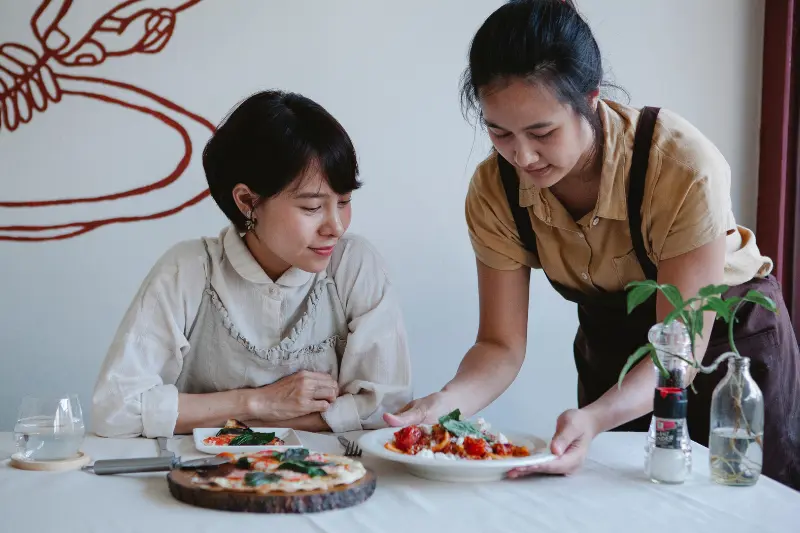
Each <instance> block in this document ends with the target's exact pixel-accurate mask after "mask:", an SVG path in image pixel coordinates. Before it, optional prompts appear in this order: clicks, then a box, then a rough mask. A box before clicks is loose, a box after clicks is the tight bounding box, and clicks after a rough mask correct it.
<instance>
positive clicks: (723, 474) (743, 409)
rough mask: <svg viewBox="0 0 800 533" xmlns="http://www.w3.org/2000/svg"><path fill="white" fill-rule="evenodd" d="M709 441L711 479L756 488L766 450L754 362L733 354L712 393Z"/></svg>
mask: <svg viewBox="0 0 800 533" xmlns="http://www.w3.org/2000/svg"><path fill="white" fill-rule="evenodd" d="M709 429H710V434H709V439H708V453H709V468H710V470H711V479H712V481H714V482H715V483H719V484H721V485H732V486H748V485H755V483H756V481H758V478H759V476H760V475H761V465H762V462H763V451H764V396H763V395H762V393H761V389H760V388H759V387H758V384H757V383H756V382H755V380H754V379H753V377H752V376H751V375H750V359H749V358H747V357H740V356H736V355H735V354H733V353H731V354H730V358H729V359H728V373H727V374H726V376H725V377H724V378H723V379H722V381H720V382H719V384H718V385H717V386H716V388H715V389H714V392H713V393H712V394H711V424H710V428H709Z"/></svg>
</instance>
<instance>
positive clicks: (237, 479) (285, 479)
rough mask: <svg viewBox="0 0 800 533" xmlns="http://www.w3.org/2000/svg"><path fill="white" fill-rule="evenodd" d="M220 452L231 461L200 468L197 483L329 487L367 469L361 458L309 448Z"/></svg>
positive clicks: (242, 487) (275, 488)
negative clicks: (311, 450)
mask: <svg viewBox="0 0 800 533" xmlns="http://www.w3.org/2000/svg"><path fill="white" fill-rule="evenodd" d="M219 456H220V457H228V458H229V459H230V462H228V463H224V464H222V465H219V466H215V467H211V468H203V469H198V470H197V472H195V475H194V476H193V477H192V484H193V485H195V486H197V487H198V488H206V489H211V490H220V489H221V490H226V491H235V492H252V493H259V494H268V493H273V492H302V491H318V490H319V491H326V490H330V489H333V488H334V487H338V486H341V485H349V484H352V483H355V482H356V481H358V480H360V479H361V478H363V477H364V476H365V475H366V473H367V470H366V469H365V468H364V466H363V465H362V464H361V463H360V462H359V461H356V460H353V459H350V458H348V457H343V456H339V455H331V454H326V453H318V452H310V451H309V450H307V449H306V448H289V449H287V450H285V451H276V450H266V451H259V452H255V453H243V454H231V453H222V454H219Z"/></svg>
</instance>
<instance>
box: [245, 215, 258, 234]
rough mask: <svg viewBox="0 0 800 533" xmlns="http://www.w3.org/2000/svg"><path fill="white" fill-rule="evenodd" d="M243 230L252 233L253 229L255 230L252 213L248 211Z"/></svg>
mask: <svg viewBox="0 0 800 533" xmlns="http://www.w3.org/2000/svg"><path fill="white" fill-rule="evenodd" d="M244 229H246V230H247V231H253V230H254V229H256V220H255V219H254V218H253V212H252V211H248V212H247V214H246V215H245V221H244Z"/></svg>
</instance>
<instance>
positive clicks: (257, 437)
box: [230, 431, 275, 446]
mask: <svg viewBox="0 0 800 533" xmlns="http://www.w3.org/2000/svg"><path fill="white" fill-rule="evenodd" d="M274 439H275V433H272V432H271V433H259V432H255V431H251V432H250V433H242V434H241V435H238V436H236V437H234V438H233V440H231V442H230V446H265V445H267V444H269V443H270V442H272V441H273V440H274Z"/></svg>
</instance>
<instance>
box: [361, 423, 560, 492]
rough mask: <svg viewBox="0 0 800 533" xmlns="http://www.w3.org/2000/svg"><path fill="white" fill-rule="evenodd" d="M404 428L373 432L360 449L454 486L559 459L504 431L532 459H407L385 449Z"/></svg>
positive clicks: (538, 443)
mask: <svg viewBox="0 0 800 533" xmlns="http://www.w3.org/2000/svg"><path fill="white" fill-rule="evenodd" d="M400 429H401V428H384V429H377V430H375V431H371V432H369V433H366V434H364V435H362V436H361V438H360V439H359V440H358V445H359V446H360V447H361V449H362V450H364V453H367V454H369V455H373V456H376V457H380V458H381V459H386V460H387V461H394V462H396V463H401V464H403V465H404V466H405V468H406V469H407V470H408V472H409V473H410V474H412V475H414V476H417V477H421V478H424V479H430V480H433V481H451V482H459V483H464V482H485V481H499V480H501V479H505V477H506V474H507V473H508V471H509V470H511V469H513V468H517V467H521V466H531V465H535V464H540V463H546V462H548V461H552V460H553V459H555V456H554V455H553V454H552V453H550V447H549V446H548V443H547V442H546V441H544V440H542V439H540V438H539V437H536V436H533V435H524V434H519V433H513V432H508V433H506V432H505V431H503V432H502V433H503V434H504V435H505V436H506V437H507V438H508V440H509V441H510V442H511V443H513V444H516V445H518V446H527V447H528V450H530V451H531V455H529V456H528V457H511V458H508V459H492V460H471V459H437V458H432V459H431V458H425V457H417V456H415V455H404V454H400V453H397V452H392V451H389V450H387V449H386V448H385V447H384V445H385V444H386V443H387V442H389V441H391V440H392V439H393V436H394V433H395V432H396V431H398V430H400Z"/></svg>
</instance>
